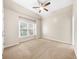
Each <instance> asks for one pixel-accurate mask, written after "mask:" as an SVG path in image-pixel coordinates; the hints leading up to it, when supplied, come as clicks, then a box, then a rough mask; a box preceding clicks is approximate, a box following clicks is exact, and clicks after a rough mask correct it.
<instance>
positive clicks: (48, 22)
mask: <svg viewBox="0 0 79 59" xmlns="http://www.w3.org/2000/svg"><path fill="white" fill-rule="evenodd" d="M42 25H43V26H42V32H43V33H42V34H43V38H47V39H51V40H55V41H60V42H64V43H69V44H71V43H72V6H68V7H65V8H62V9H60V10H57V11H54V12H51V14H48V16H45V17H43V20H42Z"/></svg>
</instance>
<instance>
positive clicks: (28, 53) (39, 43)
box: [3, 39, 76, 59]
mask: <svg viewBox="0 0 79 59" xmlns="http://www.w3.org/2000/svg"><path fill="white" fill-rule="evenodd" d="M3 59H76V56H75V53H74V50H73V48H72V46H71V45H68V44H64V43H60V42H56V41H49V40H45V39H37V40H31V41H28V42H24V43H21V44H18V45H16V46H14V47H10V48H5V49H4V53H3Z"/></svg>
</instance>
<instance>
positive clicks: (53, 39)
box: [43, 35, 72, 45]
mask: <svg viewBox="0 0 79 59" xmlns="http://www.w3.org/2000/svg"><path fill="white" fill-rule="evenodd" d="M43 38H44V39H47V40H51V41H57V42H61V43H65V44H69V45H72V43H69V42H64V41H60V40H58V39H56V38H52V37H50V36H47V35H46V36H44V37H43Z"/></svg>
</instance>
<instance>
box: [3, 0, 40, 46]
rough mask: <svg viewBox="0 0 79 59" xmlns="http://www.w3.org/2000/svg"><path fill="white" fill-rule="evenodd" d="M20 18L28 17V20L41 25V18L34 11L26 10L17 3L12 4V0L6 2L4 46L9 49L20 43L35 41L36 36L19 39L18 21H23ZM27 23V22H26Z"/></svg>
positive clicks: (38, 33)
mask: <svg viewBox="0 0 79 59" xmlns="http://www.w3.org/2000/svg"><path fill="white" fill-rule="evenodd" d="M19 16H23V17H26V18H28V19H32V20H36V23H37V22H38V23H39V24H40V16H39V15H38V14H35V13H33V12H32V11H30V10H28V9H25V8H23V7H21V6H19V5H17V4H16V3H14V2H12V0H9V1H8V0H5V1H4V17H5V19H4V31H5V37H4V38H5V39H4V46H5V47H9V46H13V45H16V44H18V43H19V42H22V41H26V40H29V39H33V38H34V36H32V37H28V38H19V33H18V30H19V29H18V21H19V20H21V19H20V18H19ZM24 21H26V20H24ZM39 24H37V26H38V29H37V36H38V37H39V35H40V32H38V31H40V29H39Z"/></svg>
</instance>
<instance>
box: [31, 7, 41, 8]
mask: <svg viewBox="0 0 79 59" xmlns="http://www.w3.org/2000/svg"><path fill="white" fill-rule="evenodd" d="M32 8H40V7H32Z"/></svg>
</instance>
